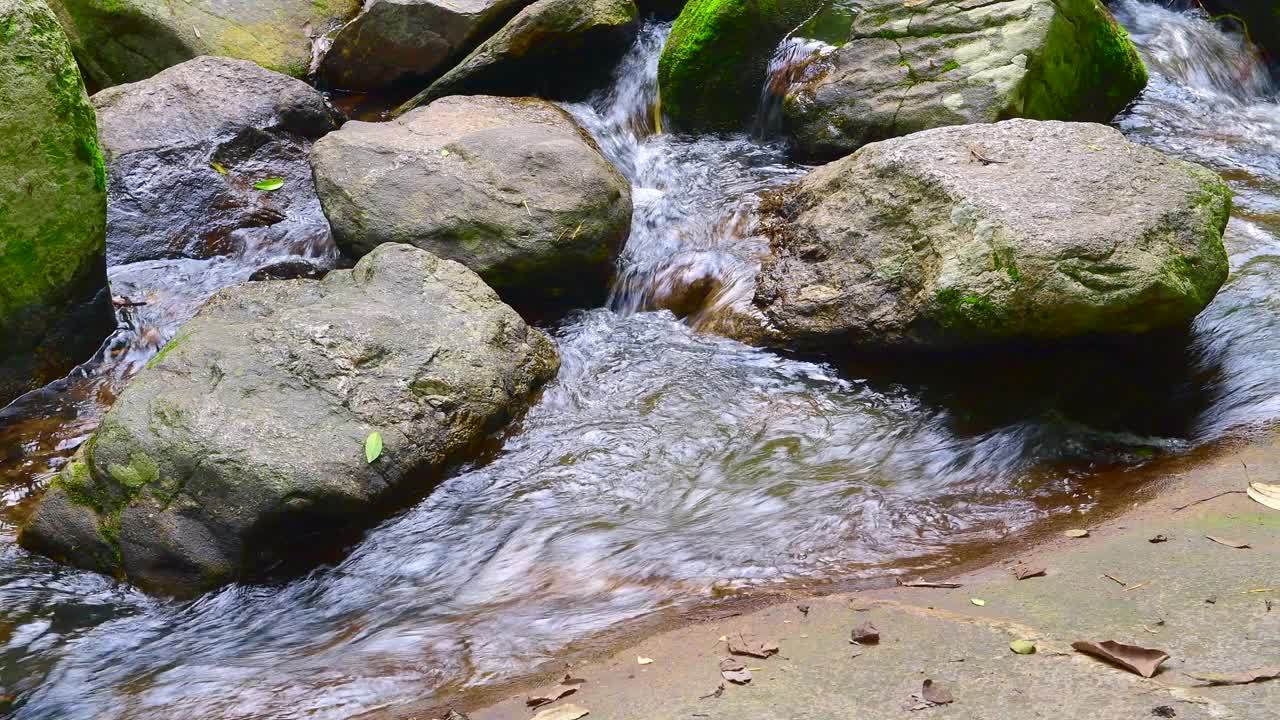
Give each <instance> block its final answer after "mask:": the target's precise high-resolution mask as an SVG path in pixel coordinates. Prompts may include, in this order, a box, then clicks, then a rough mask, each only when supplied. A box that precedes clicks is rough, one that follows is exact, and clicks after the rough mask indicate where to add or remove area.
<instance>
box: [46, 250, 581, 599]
mask: <svg viewBox="0 0 1280 720" xmlns="http://www.w3.org/2000/svg"><path fill="white" fill-rule="evenodd" d="M558 366H559V360H558V356H557V353H556V349H555V347H554V345H553V344H552V343H551V341H550V340H549V339H548V338H547V337H546V336H545V335H543V334H542V333H541V332H539V331H538V330H534V329H532V328H530V327H528V326H527V325H526V324H525V323H524V321H522V320H521V319H520V317H519V316H518V315H517V314H516V313H515V311H513V310H512V309H511V308H509V307H508V306H506V305H504V304H503V303H502V302H501V301H500V300H499V299H498V297H497V295H496V294H494V293H493V291H492V290H490V289H489V288H488V287H486V286H485V285H484V283H483V282H481V280H480V279H479V278H478V277H477V276H476V275H475V274H474V273H472V272H471V271H469V270H467V269H466V268H464V267H462V266H461V265H458V264H457V263H453V262H450V261H447V260H441V259H439V258H436V257H435V256H433V255H431V254H429V253H427V252H424V251H422V250H418V249H416V248H412V247H409V246H407V245H398V244H396V245H385V246H383V247H381V248H379V249H378V250H376V251H375V252H373V253H372V254H370V255H369V256H367V257H365V258H364V259H363V260H362V261H361V262H360V263H358V264H357V265H356V267H355V268H354V269H353V270H350V271H345V270H343V271H335V272H333V273H330V274H329V275H328V276H327V277H326V278H325V279H324V280H321V281H306V280H297V281H283V282H258V283H248V284H245V285H240V286H236V287H232V288H229V289H226V290H223V291H221V292H220V293H218V294H217V295H216V296H214V298H213V299H212V300H210V302H209V303H208V304H207V305H206V306H205V307H204V308H203V309H202V310H201V311H200V313H199V314H198V315H197V316H196V317H195V318H194V319H193V320H191V321H190V322H189V323H187V324H186V325H184V326H183V328H182V330H181V331H180V332H179V334H178V337H177V338H176V339H175V340H174V341H173V342H171V343H170V344H169V345H168V346H167V347H166V349H165V350H164V351H163V352H162V353H161V354H160V355H158V356H157V357H156V358H155V360H153V361H152V364H151V365H150V367H149V368H148V369H147V370H146V371H144V372H143V373H142V374H140V375H139V376H138V377H137V378H136V379H135V380H134V381H133V383H132V384H131V385H130V386H129V387H128V389H127V390H126V391H125V392H124V393H123V394H122V396H121V397H120V399H119V401H118V402H117V404H116V406H115V407H114V408H113V409H112V410H111V412H110V414H109V415H108V416H107V418H106V419H105V420H104V422H103V423H102V425H101V427H100V428H99V429H98V431H97V432H96V433H95V434H94V437H93V439H92V440H90V442H89V443H88V444H87V445H86V446H85V448H84V449H83V450H82V452H81V453H80V454H79V455H78V456H77V458H76V459H75V460H74V461H73V462H72V463H70V464H69V465H68V467H67V468H66V470H65V471H64V472H63V473H62V475H61V476H60V477H59V478H58V479H57V480H56V481H55V482H54V483H53V485H52V487H51V488H50V490H49V491H48V493H47V494H46V495H45V497H44V499H43V501H42V502H41V505H40V507H39V509H38V510H37V512H36V514H35V516H34V519H33V520H32V521H31V523H30V524H29V525H28V526H27V527H26V528H25V529H24V530H23V533H22V535H21V542H22V543H23V544H24V545H25V546H26V547H28V548H31V549H33V550H36V551H38V552H41V553H45V554H47V555H50V556H52V557H55V558H58V559H61V560H64V561H66V562H70V563H73V564H75V565H79V566H81V567H86V568H89V569H94V570H99V571H102V572H107V573H111V574H115V575H117V576H119V577H123V578H125V579H127V580H129V581H131V582H133V583H135V584H137V585H140V586H141V587H143V588H146V589H149V590H153V591H163V592H175V593H191V592H196V591H200V590H204V589H208V588H211V587H214V586H217V585H220V584H223V583H226V582H228V581H230V580H232V579H235V578H237V577H241V576H244V575H246V574H251V573H253V572H255V571H260V570H262V569H263V568H266V567H270V566H271V565H272V564H273V563H275V562H279V561H282V560H288V559H290V558H291V557H294V556H296V555H298V554H301V553H306V552H309V551H312V550H314V547H308V546H309V545H311V546H314V545H317V544H323V543H325V542H332V541H333V538H334V537H335V535H337V534H340V531H341V530H342V529H343V528H350V527H352V526H356V527H359V526H360V525H361V524H363V523H367V522H368V521H369V520H370V519H372V518H376V517H377V515H378V511H379V510H382V509H385V506H386V503H387V502H388V501H389V500H392V499H394V498H395V497H397V496H402V495H410V496H411V495H413V494H415V493H421V492H424V491H426V490H427V489H429V487H430V485H429V482H430V481H431V478H432V477H433V476H435V475H436V474H437V473H438V472H439V471H441V470H443V469H444V468H446V467H447V466H448V465H449V464H450V463H452V462H455V461H458V460H461V459H464V458H466V457H468V456H469V454H470V452H471V451H473V449H474V447H475V445H476V443H477V442H478V441H479V440H481V439H482V438H483V437H484V436H485V435H487V434H488V433H489V432H491V431H493V430H495V429H496V428H498V427H499V426H501V425H502V424H503V423H504V422H505V421H507V420H508V419H509V418H510V417H511V416H512V415H514V414H515V413H517V412H519V411H520V410H522V409H523V408H524V407H525V406H526V405H527V404H528V403H529V401H530V399H531V396H532V394H533V393H534V391H535V390H536V389H537V388H538V387H539V386H540V385H542V383H544V382H545V381H546V380H548V379H550V378H551V377H552V376H554V375H555V373H556V370H557V368H558ZM375 432H377V433H379V434H380V436H381V438H382V440H383V443H384V444H385V447H384V448H383V449H382V451H381V454H380V455H378V456H377V457H375V459H374V461H373V462H369V461H368V456H367V455H366V446H367V439H368V438H369V436H370V435H371V434H372V433H375ZM326 538H327V539H328V540H326Z"/></svg>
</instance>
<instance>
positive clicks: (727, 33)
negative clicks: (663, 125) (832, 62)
mask: <svg viewBox="0 0 1280 720" xmlns="http://www.w3.org/2000/svg"><path fill="white" fill-rule="evenodd" d="M825 4H826V3H825V2H824V0H794V1H789V2H773V1H771V0H691V1H690V2H689V3H688V4H686V5H685V6H684V9H683V10H681V12H680V15H679V17H677V18H676V22H675V25H674V26H672V28H671V35H670V37H668V38H667V44H666V46H665V47H664V48H663V49H662V58H661V60H660V61H659V63H658V84H659V87H660V88H661V93H662V112H663V115H664V116H665V117H666V118H667V119H668V121H669V123H670V125H671V126H672V128H674V129H677V130H681V131H697V130H713V131H722V130H737V129H741V128H743V127H745V126H746V125H747V124H748V122H749V121H750V120H751V115H752V112H753V111H754V110H755V108H756V105H757V104H758V102H759V99H760V87H761V86H762V85H763V84H764V81H765V71H766V69H767V68H768V65H769V58H770V57H771V56H772V55H773V51H774V48H775V47H776V46H777V45H778V43H779V42H780V41H781V40H782V39H783V38H784V37H786V36H787V35H788V33H790V32H792V31H793V30H795V29H796V28H797V27H798V26H800V25H801V24H802V23H804V22H805V20H806V19H808V18H809V17H811V16H812V15H813V14H814V13H815V12H816V11H817V10H819V9H821V8H822V7H823V6H824V5H825Z"/></svg>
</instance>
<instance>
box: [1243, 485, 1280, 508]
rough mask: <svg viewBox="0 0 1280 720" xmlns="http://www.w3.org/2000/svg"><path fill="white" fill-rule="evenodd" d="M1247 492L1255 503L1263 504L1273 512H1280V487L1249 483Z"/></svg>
mask: <svg viewBox="0 0 1280 720" xmlns="http://www.w3.org/2000/svg"><path fill="white" fill-rule="evenodd" d="M1245 492H1246V493H1248V495H1249V497H1251V498H1253V499H1254V501H1255V502H1259V503H1262V504H1263V505H1266V506H1267V507H1269V508H1271V509H1272V510H1280V485H1268V484H1266V483H1260V482H1252V483H1249V487H1248V489H1246V490H1245Z"/></svg>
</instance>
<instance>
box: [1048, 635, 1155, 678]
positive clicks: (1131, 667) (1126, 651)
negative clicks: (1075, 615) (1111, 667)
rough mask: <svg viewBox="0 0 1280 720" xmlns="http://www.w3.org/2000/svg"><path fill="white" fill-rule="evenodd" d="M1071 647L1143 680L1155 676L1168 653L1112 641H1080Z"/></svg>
mask: <svg viewBox="0 0 1280 720" xmlns="http://www.w3.org/2000/svg"><path fill="white" fill-rule="evenodd" d="M1071 647H1073V648H1075V649H1076V650H1077V651H1079V652H1082V653H1086V654H1088V655H1093V656H1094V657H1099V658H1102V659H1103V660H1106V661H1108V662H1110V663H1113V664H1115V665H1119V666H1120V667H1122V668H1124V669H1126V670H1128V671H1130V672H1135V673H1137V674H1139V675H1141V676H1142V677H1145V678H1149V677H1151V676H1152V675H1155V674H1156V670H1158V669H1159V668H1160V663H1163V662H1164V661H1165V660H1168V659H1169V653H1167V652H1165V651H1163V650H1152V649H1151V648H1144V647H1139V646H1137V645H1125V644H1124V643H1118V642H1115V641H1114V640H1103V641H1102V642H1088V641H1085V640H1080V641H1078V642H1073V643H1071Z"/></svg>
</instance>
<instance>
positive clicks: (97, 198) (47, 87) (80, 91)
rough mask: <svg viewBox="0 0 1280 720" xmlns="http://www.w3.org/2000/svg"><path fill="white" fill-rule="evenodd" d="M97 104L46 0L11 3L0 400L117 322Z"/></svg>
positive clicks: (2, 85)
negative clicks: (106, 246)
mask: <svg viewBox="0 0 1280 720" xmlns="http://www.w3.org/2000/svg"><path fill="white" fill-rule="evenodd" d="M106 206H107V194H106V184H105V180H104V178H103V169H102V156H101V154H100V153H99V151H98V139H97V124H96V121H95V119H94V113H93V106H92V105H91V104H90V103H89V98H88V96H87V95H86V94H85V89H84V83H83V82H82V81H81V79H80V72H79V71H78V70H77V69H76V63H75V60H74V59H73V58H72V57H71V50H70V47H69V45H68V43H67V38H66V36H65V35H64V34H63V32H62V29H61V28H60V27H59V26H58V21H57V19H56V18H54V16H53V13H51V12H50V11H49V8H48V7H46V6H45V4H44V2H42V0H0V338H2V340H0V406H2V405H5V404H7V403H8V402H9V401H10V400H13V399H14V398H15V397H17V396H18V395H21V394H22V393H24V392H26V391H28V390H31V389H33V388H36V387H40V386H42V385H44V384H46V383H48V382H50V381H52V380H55V379H57V378H59V377H62V376H63V375H65V374H66V373H67V371H68V370H70V369H71V368H72V367H74V366H75V365H76V364H78V363H80V362H83V361H85V360H88V359H89V358H90V357H91V356H92V355H93V352H94V350H96V349H97V347H98V345H99V344H100V343H101V342H102V339H103V338H105V337H106V336H107V334H108V333H109V332H110V331H111V330H112V329H114V328H115V315H114V313H113V312H112V308H111V296H110V293H109V292H107V275H106V264H105V263H104V260H103V249H104V238H105V228H106V213H107V207H106Z"/></svg>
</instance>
